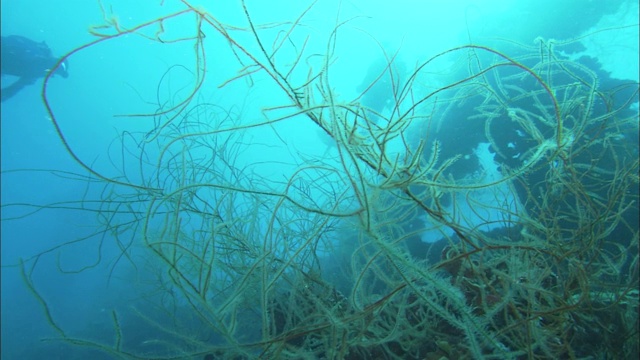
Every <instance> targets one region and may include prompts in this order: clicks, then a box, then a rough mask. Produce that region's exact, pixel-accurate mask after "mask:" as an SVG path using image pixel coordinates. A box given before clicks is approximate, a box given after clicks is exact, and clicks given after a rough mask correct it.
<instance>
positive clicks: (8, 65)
mask: <svg viewBox="0 0 640 360" xmlns="http://www.w3.org/2000/svg"><path fill="white" fill-rule="evenodd" d="M58 60H59V59H57V58H55V57H54V56H53V54H52V53H51V49H49V46H47V44H46V43H45V42H44V41H43V42H36V41H33V40H31V39H28V38H26V37H24V36H18V35H11V36H3V37H2V63H1V64H2V75H3V76H4V75H13V76H17V77H18V80H16V81H15V82H13V83H12V84H11V85H9V86H7V87H4V88H2V101H5V100H7V99H9V98H11V97H12V96H14V95H15V94H17V93H18V92H19V91H20V90H21V89H22V88H23V87H25V86H27V85H31V84H33V83H35V82H36V80H38V79H39V78H43V77H45V76H46V75H47V74H48V73H49V71H51V68H53V66H54V65H55V64H56V63H57V62H58ZM68 68H69V64H68V63H67V61H66V60H65V61H64V62H63V63H62V64H60V66H59V67H58V69H57V70H56V72H55V74H54V75H60V76H62V77H64V78H66V77H68V76H69V73H68V72H67V71H68Z"/></svg>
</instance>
